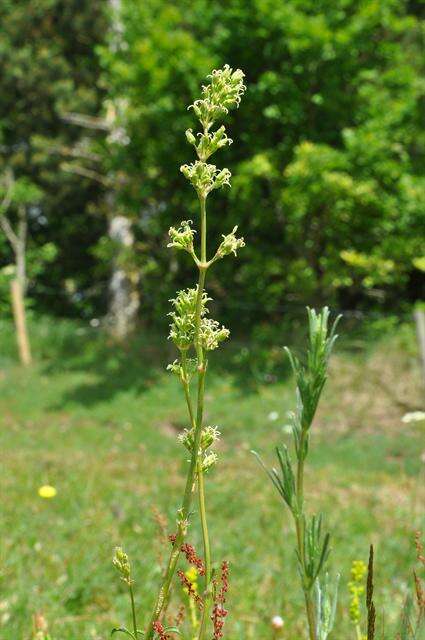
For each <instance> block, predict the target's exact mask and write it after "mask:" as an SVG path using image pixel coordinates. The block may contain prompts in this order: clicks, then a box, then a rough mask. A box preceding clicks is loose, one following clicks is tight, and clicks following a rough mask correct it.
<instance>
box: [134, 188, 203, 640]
mask: <svg viewBox="0 0 425 640" xmlns="http://www.w3.org/2000/svg"><path fill="white" fill-rule="evenodd" d="M200 209H201V263H206V230H207V223H206V207H205V198H201V197H200ZM198 268H199V280H198V294H197V298H196V311H195V337H194V343H195V349H196V354H197V359H198V397H197V409H196V420H195V436H194V445H193V451H192V455H191V458H190V464H189V469H188V472H187V477H186V485H185V490H184V494H183V500H182V505H181V508H180V511H179V518H178V525H177V534H176V540H175V542H174V545H173V547H172V549H171V553H170V557H169V560H168V564H167V568H166V571H165V574H164V578H163V581H162V584H161V587H160V589H159V593H158V596H157V599H156V601H155V605H154V608H153V612H152V615H151V617H150V620H149V623H148V626H147V629H146V634H145V640H152V638H153V635H154V632H153V625H154V623H155V621H156V620H158V619H159V617H160V615H161V612H162V610H163V607H164V604H165V603H166V602H167V600H168V596H169V592H170V587H171V582H172V579H173V576H174V574H175V571H176V567H177V562H178V559H179V556H180V548H181V545H182V542H183V540H184V537H185V535H186V530H187V525H188V518H189V513H190V507H191V504H192V497H193V492H194V488H195V476H196V468H197V463H198V457H199V445H200V440H201V433H202V422H203V413H204V392H205V374H206V363H205V361H204V353H203V349H202V344H201V331H200V330H201V319H202V317H201V313H202V294H203V293H204V287H205V276H206V267H205V266H204V264H201V265H199V266H198ZM184 387H185V395H186V402H187V403H188V407H191V402H190V395H189V389H187V392H186V384H185V385H184ZM189 415H191V420H192V421H193V413H192V414H191V410H189Z"/></svg>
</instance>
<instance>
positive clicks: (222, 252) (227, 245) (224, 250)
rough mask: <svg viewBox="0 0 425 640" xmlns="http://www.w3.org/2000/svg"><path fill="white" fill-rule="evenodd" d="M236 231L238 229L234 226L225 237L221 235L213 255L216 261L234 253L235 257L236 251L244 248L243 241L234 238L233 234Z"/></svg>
mask: <svg viewBox="0 0 425 640" xmlns="http://www.w3.org/2000/svg"><path fill="white" fill-rule="evenodd" d="M237 230H238V227H237V226H236V227H233V231H232V232H231V233H228V234H227V235H224V234H223V240H222V242H221V244H220V246H219V247H218V249H217V253H216V255H215V258H216V259H219V258H224V256H228V255H229V254H230V253H234V254H235V256H236V252H237V250H238V249H241V248H242V247H244V246H245V241H244V239H243V238H237V237H236V235H235V234H236V231H237Z"/></svg>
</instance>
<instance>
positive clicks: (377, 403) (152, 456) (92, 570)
mask: <svg viewBox="0 0 425 640" xmlns="http://www.w3.org/2000/svg"><path fill="white" fill-rule="evenodd" d="M32 337H33V346H34V352H35V355H36V364H35V365H34V366H33V367H32V368H31V369H30V370H29V371H27V372H23V371H22V369H21V368H20V367H19V366H17V365H16V364H15V363H14V351H15V346H14V342H13V335H12V332H11V329H10V327H9V326H8V325H4V326H3V327H2V335H1V337H0V344H1V346H2V349H1V352H2V357H1V362H0V366H1V369H0V415H1V430H0V446H1V451H2V456H1V457H2V462H1V494H2V507H1V521H0V540H1V558H2V562H1V565H2V566H1V571H2V576H1V584H0V589H1V594H0V637H1V638H5V640H6V639H7V640H21V639H22V640H23V639H26V638H29V636H30V630H31V617H32V615H33V614H34V613H35V612H37V611H40V612H42V613H43V614H44V615H45V616H46V618H47V619H48V621H49V623H50V629H51V633H52V636H53V638H54V640H86V639H87V640H88V639H102V640H106V639H107V638H108V637H109V634H110V630H111V628H112V627H114V626H116V625H117V624H118V623H122V622H126V621H128V605H127V599H126V594H125V591H124V585H122V584H121V583H120V581H119V579H118V576H117V575H116V574H115V571H114V569H113V567H112V564H111V557H112V552H113V548H114V546H115V545H118V544H122V545H123V546H124V547H125V549H126V550H127V552H128V553H129V555H130V557H131V560H132V562H133V565H134V573H135V578H136V581H137V583H136V592H137V603H138V609H139V612H140V616H141V620H143V618H144V615H145V614H146V613H147V612H148V610H149V607H150V605H151V603H152V601H153V597H154V591H155V588H156V585H157V584H158V578H159V574H160V571H161V568H160V567H161V565H160V564H159V561H158V559H159V557H160V556H161V554H164V553H166V551H167V549H165V548H164V543H163V542H162V541H161V537H160V535H159V531H158V526H157V524H156V522H155V518H154V510H155V509H157V510H159V512H161V513H162V514H164V515H165V516H166V517H167V518H168V521H169V524H168V528H167V530H168V531H169V532H171V531H173V528H174V524H173V522H174V521H175V515H176V508H177V507H178V504H179V498H180V495H181V491H182V486H183V481H184V474H185V468H186V462H185V459H186V456H185V453H184V452H183V450H182V448H181V446H180V445H178V443H177V441H176V434H177V433H178V431H179V430H180V429H182V428H183V427H184V426H186V424H187V422H186V414H185V407H184V404H183V401H182V397H181V392H180V388H179V386H178V384H177V381H176V380H175V379H174V377H172V376H171V375H168V374H166V373H165V372H164V365H165V364H166V363H167V362H169V361H170V360H171V359H172V358H173V354H172V349H171V347H170V346H169V345H165V347H163V346H161V345H162V344H163V341H162V340H161V341H159V342H158V341H157V340H156V339H153V338H152V336H142V338H141V339H140V340H139V341H136V342H135V343H133V344H132V345H131V346H129V347H128V348H127V349H122V348H119V347H116V346H114V345H111V344H108V341H107V340H106V339H105V338H104V337H103V336H102V334H101V333H100V332H99V331H97V332H96V331H94V330H92V329H88V328H86V327H83V326H80V325H77V324H76V323H72V322H53V321H47V320H43V321H40V322H37V323H34V324H33V327H32ZM283 342H286V340H285V338H284V337H282V343H283ZM343 344H344V343H342V345H341V348H340V350H339V352H338V349H337V355H336V357H335V358H334V359H333V362H332V366H331V380H330V383H329V385H328V387H327V389H326V393H325V397H324V401H323V405H322V407H321V409H320V412H319V415H318V417H317V421H316V424H315V426H314V436H313V441H312V452H311V465H310V467H309V470H308V473H307V479H306V493H307V499H308V501H309V505H310V506H311V507H312V508H313V509H314V510H315V511H319V510H322V511H323V512H324V513H325V515H326V521H327V522H328V523H329V526H330V527H331V528H332V530H333V531H334V535H333V554H332V567H333V569H334V570H338V571H340V572H341V574H342V578H341V599H340V605H339V612H338V623H337V629H336V630H335V632H334V634H333V637H334V638H338V639H341V640H342V639H344V640H348V639H349V638H353V639H354V633H353V630H352V628H351V626H350V624H349V622H348V619H347V589H346V583H347V581H348V579H349V570H350V564H351V561H352V560H354V559H364V560H366V559H367V553H368V545H369V543H370V542H373V543H374V544H375V545H376V556H377V577H376V584H377V595H376V600H377V604H378V610H379V611H382V610H384V609H385V614H386V621H387V625H391V623H392V622H393V621H394V619H395V618H396V616H397V614H398V611H399V608H400V607H401V604H402V602H403V599H404V597H405V595H406V591H407V590H408V589H410V583H411V569H412V567H413V565H414V561H415V551H414V547H413V544H412V536H413V532H414V530H415V529H417V528H420V527H421V516H423V509H422V503H423V497H424V496H423V489H422V488H421V487H422V483H421V480H423V475H421V474H422V471H421V467H423V461H421V450H422V449H421V448H423V426H424V425H423V423H422V425H421V424H420V423H411V424H403V423H402V422H401V418H402V416H403V414H404V413H405V412H406V411H408V410H415V409H420V408H421V402H420V399H421V388H420V377H419V371H418V368H417V363H416V359H415V344H414V336H413V332H412V330H411V329H410V328H402V329H399V330H398V331H397V332H396V333H394V334H393V335H392V336H389V337H386V338H383V339H382V340H381V341H380V342H378V343H377V344H374V345H373V346H369V347H367V348H362V349H361V350H358V349H357V350H355V351H354V350H353V349H351V348H349V345H346V346H345V347H344V348H342V346H343ZM363 347H364V345H363ZM238 350H239V351H241V349H240V346H238V345H236V346H235V347H234V351H233V352H232V354H231V357H230V355H229V359H230V363H231V364H230V365H229V366H227V367H226V366H225V364H224V360H223V357H221V359H220V357H218V358H217V363H216V364H215V363H214V357H213V358H212V363H211V367H210V368H211V372H210V375H209V384H208V391H207V419H208V421H209V422H210V424H217V425H219V427H220V429H221V431H222V433H223V438H222V442H221V445H220V463H219V466H218V467H217V468H216V470H214V471H213V472H212V474H211V475H210V476H209V477H208V495H207V503H208V509H209V514H210V528H211V536H212V539H213V550H214V560H215V561H217V562H218V561H221V560H222V559H224V558H226V559H228V560H230V561H231V593H230V597H229V608H230V616H229V618H228V621H227V624H226V637H227V638H228V639H229V640H239V639H241V638H244V639H247V640H249V639H250V638H253V639H254V638H255V639H256V640H257V639H258V638H261V639H267V638H272V634H271V630H270V618H271V617H272V616H273V615H276V614H279V615H282V616H283V618H284V619H285V621H286V622H285V632H284V635H283V637H284V638H289V639H291V640H296V639H298V638H302V637H303V628H304V621H303V610H302V598H301V596H300V593H299V588H298V579H297V574H296V567H295V561H294V555H293V550H292V549H293V534H292V530H291V528H290V520H289V517H288V514H287V512H285V511H284V510H283V509H282V507H281V504H280V503H279V501H278V499H277V495H276V494H275V493H274V491H273V488H272V487H271V486H270V484H269V482H268V481H267V479H266V478H265V477H264V475H263V474H262V472H261V471H260V469H259V468H258V466H257V464H256V462H255V460H254V458H253V457H252V456H251V454H250V450H251V449H256V450H258V451H261V453H262V455H263V457H264V458H266V459H267V460H268V461H270V462H271V461H272V459H273V447H274V445H275V444H276V443H278V442H279V441H282V440H283V439H287V438H288V436H287V434H286V433H285V428H284V426H285V422H286V418H285V413H286V411H287V410H289V409H290V408H291V407H292V406H293V398H294V394H293V391H294V390H293V382H292V381H291V380H290V379H289V378H288V374H287V367H283V366H282V367H281V374H280V373H279V371H280V364H279V363H278V364H277V368H276V371H277V373H278V376H277V378H278V380H277V381H274V380H275V378H274V377H271V378H270V379H271V380H273V382H272V383H270V384H252V382H253V379H252V371H253V368H252V367H251V366H248V364H247V363H246V358H245V356H246V349H245V351H243V353H244V354H245V356H244V358H245V359H242V361H243V362H244V363H245V364H244V366H242V368H241V366H240V362H241V359H239V360H238V357H237V355H238ZM241 353H242V351H241ZM229 354H230V352H229ZM266 360H267V358H266ZM238 362H239V364H238ZM251 364H252V363H251ZM260 368H261V367H260ZM255 370H256V371H257V370H258V367H255ZM281 377H282V378H283V379H281V380H280V378H281ZM259 379H261V376H260V378H259ZM271 412H277V413H278V414H279V417H278V419H277V420H271V419H270V417H269V416H270V413H271ZM47 482H48V483H51V484H53V485H54V486H55V487H56V488H57V490H58V494H57V496H56V497H55V498H54V499H52V500H42V499H41V498H40V497H39V496H38V494H37V490H38V488H39V486H40V485H42V484H44V483H47ZM421 494H422V495H421ZM189 539H190V540H191V541H192V542H195V543H196V544H197V545H198V546H200V545H199V530H198V524H197V519H196V517H194V518H193V524H192V526H191V530H190V533H189ZM177 591H178V590H177ZM180 597H181V596H180V594H179V593H176V594H175V600H176V601H178V599H179V598H180Z"/></svg>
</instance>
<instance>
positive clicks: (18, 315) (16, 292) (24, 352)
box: [10, 279, 32, 367]
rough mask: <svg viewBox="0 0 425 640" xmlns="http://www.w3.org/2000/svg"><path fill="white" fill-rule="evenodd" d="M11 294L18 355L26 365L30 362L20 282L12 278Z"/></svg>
mask: <svg viewBox="0 0 425 640" xmlns="http://www.w3.org/2000/svg"><path fill="white" fill-rule="evenodd" d="M10 289H11V294H12V307H13V317H14V320H15V328H16V341H17V343H18V349H19V357H20V360H21V362H22V364H23V365H25V366H26V367H27V366H28V365H30V364H31V362H32V358H31V350H30V344H29V340H28V333H27V326H26V321H25V305H24V296H23V292H22V287H21V284H20V282H19V281H18V280H16V279H14V280H12V281H11V283H10Z"/></svg>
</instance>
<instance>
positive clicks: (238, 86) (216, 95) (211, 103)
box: [191, 64, 246, 129]
mask: <svg viewBox="0 0 425 640" xmlns="http://www.w3.org/2000/svg"><path fill="white" fill-rule="evenodd" d="M244 77H245V76H244V73H243V72H242V71H241V70H240V69H236V71H233V69H232V68H231V67H229V65H228V64H226V65H224V67H223V68H222V69H215V70H214V71H213V72H212V73H211V75H210V76H209V78H210V83H209V84H208V85H205V86H203V87H202V96H203V97H202V98H201V99H200V100H196V101H195V102H194V103H193V105H191V107H192V108H193V110H194V111H195V114H196V116H197V118H198V119H199V121H200V122H201V124H202V125H203V126H204V128H207V129H208V128H209V126H211V124H212V123H213V122H214V121H215V120H217V119H218V118H219V117H221V116H223V115H225V114H226V113H228V112H229V109H232V108H237V107H238V106H239V103H240V101H241V97H242V96H243V94H244V92H245V89H246V87H245V85H244V83H243V79H244Z"/></svg>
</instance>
